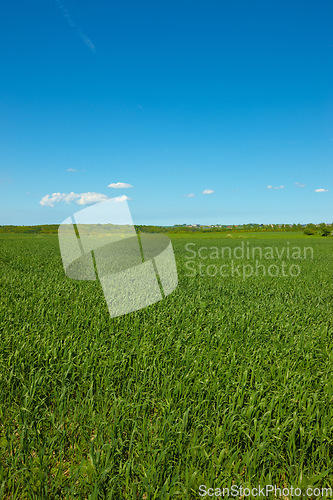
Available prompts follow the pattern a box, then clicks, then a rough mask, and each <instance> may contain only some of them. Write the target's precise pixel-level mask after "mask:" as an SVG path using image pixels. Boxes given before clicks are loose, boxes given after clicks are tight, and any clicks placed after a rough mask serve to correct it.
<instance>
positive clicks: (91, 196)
mask: <svg viewBox="0 0 333 500" xmlns="http://www.w3.org/2000/svg"><path fill="white" fill-rule="evenodd" d="M107 199H108V197H107V196H106V195H105V194H102V193H90V192H89V193H80V194H79V193H73V192H72V193H53V194H51V195H49V194H47V195H45V196H43V198H42V199H41V200H40V202H39V203H40V205H42V206H43V207H54V205H55V203H60V202H61V201H63V202H65V203H71V202H72V201H75V203H77V205H90V204H91V203H97V202H99V201H105V200H107Z"/></svg>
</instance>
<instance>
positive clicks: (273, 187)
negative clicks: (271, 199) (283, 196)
mask: <svg viewBox="0 0 333 500" xmlns="http://www.w3.org/2000/svg"><path fill="white" fill-rule="evenodd" d="M285 187H286V186H266V188H267V189H284V188H285Z"/></svg>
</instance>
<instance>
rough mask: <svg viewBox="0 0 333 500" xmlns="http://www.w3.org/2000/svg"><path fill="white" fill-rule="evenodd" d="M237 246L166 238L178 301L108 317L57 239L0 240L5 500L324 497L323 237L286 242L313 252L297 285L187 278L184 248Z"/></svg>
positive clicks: (328, 369) (330, 316)
mask: <svg viewBox="0 0 333 500" xmlns="http://www.w3.org/2000/svg"><path fill="white" fill-rule="evenodd" d="M240 237H242V238H245V240H241V239H240ZM249 237H250V238H251V237H254V236H252V235H249ZM246 238H247V236H246V235H237V234H232V235H231V237H228V235H222V234H221V235H214V236H213V237H212V236H211V235H209V234H201V235H200V234H194V235H193V234H179V235H177V234H175V235H172V241H173V246H174V250H175V255H176V261H177V266H178V272H179V286H178V288H177V289H176V290H175V292H173V293H172V294H171V295H170V296H168V297H167V298H165V299H164V300H163V301H161V302H159V303H156V304H154V305H152V306H150V307H148V308H146V309H142V310H140V311H137V312H135V313H131V314H128V315H125V316H122V317H119V318H115V319H111V318H110V316H109V314H108V310H107V307H106V304H105V301H104V297H103V294H102V291H101V287H100V285H99V282H97V281H96V282H88V281H87V282H80V281H73V280H70V279H68V278H67V277H66V276H65V274H64V271H63V268H62V262H61V256H60V252H59V246H58V239H57V237H56V236H52V235H50V236H49V235H43V234H42V231H40V234H38V235H29V234H2V235H0V250H1V251H0V260H1V270H2V280H1V294H0V302H1V307H0V310H1V316H0V336H1V342H0V392H1V403H0V412H1V413H0V415H1V418H0V498H6V499H7V498H8V499H20V500H22V499H38V500H40V499H61V500H62V499H70V500H73V499H76V498H77V499H88V498H89V499H99V498H101V499H102V498H109V499H117V500H118V499H122V498H124V499H140V500H141V499H142V500H150V499H170V500H171V499H197V498H199V496H198V491H199V486H200V485H203V484H204V485H207V487H208V486H216V487H228V486H229V487H230V486H231V484H232V483H235V484H238V485H243V486H251V487H254V486H258V485H259V484H260V485H264V484H276V485H278V486H280V487H283V486H290V485H294V486H295V487H296V486H301V487H303V488H305V487H306V486H308V485H311V486H317V487H325V486H327V487H331V486H332V477H333V465H332V449H333V448H332V447H333V404H332V403H333V363H332V361H333V342H332V336H333V282H332V272H331V270H332V264H333V258H332V250H333V240H332V239H331V238H314V239H311V240H309V239H308V238H307V237H306V236H303V238H302V232H301V233H300V237H299V238H296V237H295V236H292V237H291V239H290V246H292V245H298V246H299V247H301V248H303V247H304V246H309V244H311V245H312V248H313V259H312V258H311V259H303V260H301V261H299V265H300V267H301V273H300V275H299V276H298V277H290V276H287V277H281V278H274V277H271V276H267V275H266V276H262V275H259V276H252V277H250V278H247V279H246V280H244V279H243V278H242V277H239V276H237V275H236V276H234V277H230V278H222V277H221V276H215V277H212V276H209V275H208V274H202V275H200V274H196V275H195V276H189V273H188V271H187V267H186V262H187V254H188V252H187V251H186V248H185V245H186V244H187V243H189V242H192V243H194V244H195V245H196V247H198V246H200V245H201V244H204V245H205V247H208V248H209V247H211V246H221V245H222V244H223V245H230V246H231V247H232V248H235V247H236V246H239V244H240V241H247V239H246ZM249 241H255V243H256V245H260V246H262V247H266V246H269V245H271V246H272V245H274V246H276V247H277V248H279V249H282V247H283V246H286V245H287V241H286V239H284V238H278V239H277V238H275V239H273V238H270V237H269V236H267V235H262V237H260V238H259V237H258V238H257V239H256V240H249ZM192 248H193V246H192ZM195 262H197V260H195ZM205 262H206V263H207V261H205ZM209 262H210V263H214V264H219V265H221V264H223V262H224V261H223V259H221V257H219V258H218V259H217V260H214V261H213V260H212V261H209ZM241 262H248V261H242V260H240V261H239V263H241ZM272 262H274V263H276V264H278V263H279V261H278V259H277V258H275V260H273V261H272ZM197 263H198V262H197ZM205 265H206V264H205Z"/></svg>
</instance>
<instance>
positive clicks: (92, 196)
mask: <svg viewBox="0 0 333 500" xmlns="http://www.w3.org/2000/svg"><path fill="white" fill-rule="evenodd" d="M79 196H80V198H78V199H77V200H76V203H77V204H78V205H91V203H98V202H100V201H105V200H107V199H108V197H107V196H106V195H105V194H102V193H81V194H80V195H79Z"/></svg>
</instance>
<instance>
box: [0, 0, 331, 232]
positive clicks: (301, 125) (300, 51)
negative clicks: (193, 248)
mask: <svg viewBox="0 0 333 500" xmlns="http://www.w3.org/2000/svg"><path fill="white" fill-rule="evenodd" d="M0 18H1V25H2V26H1V30H0V39H1V47H2V51H1V56H0V62H1V68H2V75H3V76H2V78H1V79H0V90H1V91H0V96H1V97H0V110H1V125H0V127H1V130H0V132H1V134H0V141H1V148H0V193H1V201H0V224H24V225H28V224H46V223H50V224H51V223H61V222H62V221H63V220H64V219H65V218H66V217H68V216H70V215H71V214H72V213H73V212H76V211H78V210H80V209H81V208H83V207H84V206H87V205H88V204H90V203H93V202H96V201H99V200H102V199H106V198H108V197H123V199H125V197H127V198H130V200H129V202H128V203H129V207H130V210H131V213H132V217H133V221H134V223H136V224H161V225H173V224H182V223H189V224H190V223H198V224H216V223H220V224H243V223H250V222H255V223H306V222H315V223H316V222H332V221H333V202H332V201H333V200H332V194H333V168H332V153H333V120H332V116H333V115H332V112H333V65H332V55H333V30H332V18H333V4H332V2H331V0H319V1H318V2H315V1H307V0H302V1H294V0H288V1H286V0H280V1H272V2H267V0H265V1H262V0H256V1H252V2H248V1H245V0H242V1H240V0H235V1H233V2H229V1H225V0H216V1H215V0H214V1H212V0H206V1H205V2H199V1H193V0H192V1H191V2H190V1H184V0H178V1H177V2H176V1H174V0H169V1H168V2H164V1H162V2H156V1H154V2H153V1H150V0H149V1H148V0H141V1H140V2H139V1H135V0H128V1H123V2H107V1H106V0H103V1H102V0H96V1H95V2H92V1H90V0H80V1H78V0H43V1H42V0H35V1H30V2H27V1H26V0H24V1H23V0H12V1H11V2H2V4H1V7H0ZM117 183H121V184H125V186H124V185H120V186H119V185H116V186H115V184H117ZM126 184H127V185H130V186H126ZM110 185H111V187H108V186H110ZM54 193H56V194H54Z"/></svg>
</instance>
